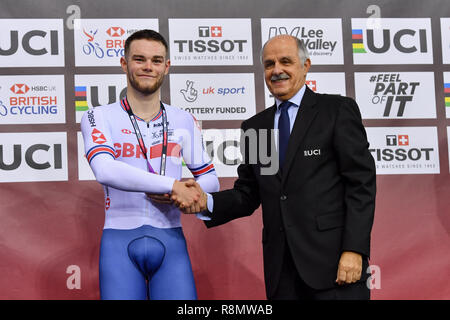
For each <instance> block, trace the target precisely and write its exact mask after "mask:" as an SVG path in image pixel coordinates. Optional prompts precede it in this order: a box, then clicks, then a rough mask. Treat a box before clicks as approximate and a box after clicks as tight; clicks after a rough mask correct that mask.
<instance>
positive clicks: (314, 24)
mask: <svg viewBox="0 0 450 320" xmlns="http://www.w3.org/2000/svg"><path fill="white" fill-rule="evenodd" d="M283 34H287V35H291V36H294V37H297V38H299V39H302V40H303V41H304V42H305V45H306V47H307V48H308V52H309V54H310V57H311V60H312V63H313V64H315V65H316V64H342V63H344V60H343V47H342V24H341V19H261V36H262V44H263V45H264V43H265V42H266V41H267V40H269V39H270V38H272V37H274V36H277V35H283Z"/></svg>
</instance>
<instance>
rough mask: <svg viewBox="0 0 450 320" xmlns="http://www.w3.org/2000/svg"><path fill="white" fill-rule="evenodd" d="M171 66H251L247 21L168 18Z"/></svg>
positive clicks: (248, 23)
mask: <svg viewBox="0 0 450 320" xmlns="http://www.w3.org/2000/svg"><path fill="white" fill-rule="evenodd" d="M169 31H170V36H169V38H170V39H171V41H170V53H171V61H172V64H173V65H243V64H252V63H253V61H251V60H252V59H251V54H252V49H251V45H252V41H251V25H250V19H169Z"/></svg>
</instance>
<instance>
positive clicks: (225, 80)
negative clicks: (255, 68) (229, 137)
mask: <svg viewBox="0 0 450 320" xmlns="http://www.w3.org/2000/svg"><path fill="white" fill-rule="evenodd" d="M254 83H255V81H254V75H253V73H235V74H232V73H221V74H199V73H195V74H171V75H170V101H171V104H172V105H174V106H176V107H180V108H182V109H184V110H186V111H188V112H190V113H192V114H193V115H194V116H195V118H196V119H197V120H242V119H247V118H249V117H251V116H253V115H254V114H255V110H256V107H255V85H254Z"/></svg>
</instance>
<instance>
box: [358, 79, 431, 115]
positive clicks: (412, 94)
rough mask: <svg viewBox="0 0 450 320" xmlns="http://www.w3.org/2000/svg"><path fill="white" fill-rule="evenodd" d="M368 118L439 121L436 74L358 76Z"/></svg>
mask: <svg viewBox="0 0 450 320" xmlns="http://www.w3.org/2000/svg"><path fill="white" fill-rule="evenodd" d="M355 89H356V101H357V102H358V105H359V107H360V109H361V115H362V117H363V118H365V119H386V118H389V119H393V118H398V119H402V118H403V119H420V118H423V119H426V118H436V103H435V94H434V92H435V88H434V74H433V72H395V73H387V72H386V73H384V72H380V73H355Z"/></svg>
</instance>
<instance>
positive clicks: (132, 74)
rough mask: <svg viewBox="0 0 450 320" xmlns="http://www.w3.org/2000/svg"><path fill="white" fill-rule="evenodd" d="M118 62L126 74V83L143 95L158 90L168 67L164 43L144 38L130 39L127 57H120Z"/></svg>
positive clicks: (168, 62)
mask: <svg viewBox="0 0 450 320" xmlns="http://www.w3.org/2000/svg"><path fill="white" fill-rule="evenodd" d="M120 64H121V66H122V70H123V71H124V72H125V73H126V74H127V78H128V85H129V86H131V87H132V88H134V89H135V90H136V91H138V92H140V93H142V94H144V95H150V94H153V93H155V92H156V91H158V89H159V88H160V87H161V85H162V83H163V80H164V76H165V75H166V74H167V73H168V72H169V67H170V61H169V60H166V48H165V47H164V45H163V44H162V43H160V42H157V41H153V40H146V39H140V40H134V41H132V42H131V44H130V48H129V52H128V55H127V57H122V58H121V59H120Z"/></svg>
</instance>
